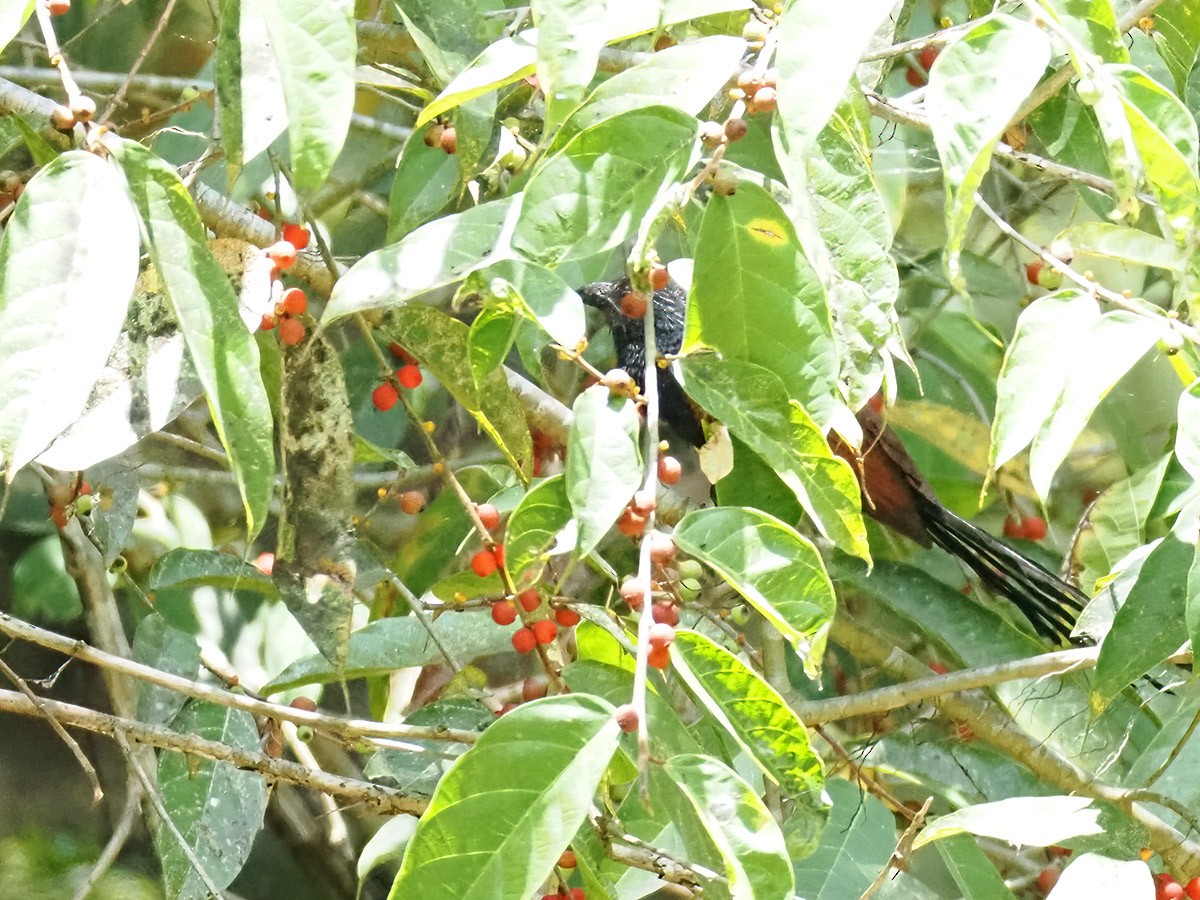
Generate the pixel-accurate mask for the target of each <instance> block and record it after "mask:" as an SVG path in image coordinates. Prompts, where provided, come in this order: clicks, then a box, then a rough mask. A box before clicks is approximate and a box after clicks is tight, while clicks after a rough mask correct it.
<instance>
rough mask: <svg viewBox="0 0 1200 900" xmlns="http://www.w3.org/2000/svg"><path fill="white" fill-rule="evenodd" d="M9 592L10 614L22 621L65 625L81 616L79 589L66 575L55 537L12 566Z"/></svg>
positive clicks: (81, 606) (58, 543)
mask: <svg viewBox="0 0 1200 900" xmlns="http://www.w3.org/2000/svg"><path fill="white" fill-rule="evenodd" d="M43 510H44V507H43ZM43 515H44V512H43ZM11 590H12V604H13V613H15V614H16V615H18V616H20V617H21V618H22V619H33V620H36V621H38V622H47V623H55V624H56V623H59V622H64V623H65V622H72V621H74V620H75V619H77V618H78V617H79V614H80V613H81V612H83V604H82V603H81V602H80V600H79V588H78V587H77V586H76V584H75V579H73V578H72V577H71V576H70V575H68V574H67V569H66V565H65V563H64V562H63V552H62V542H61V541H60V540H59V539H58V535H54V534H52V535H48V536H47V537H44V538H42V539H41V540H40V541H37V542H36V543H34V544H33V545H32V546H31V547H29V549H27V550H26V551H25V552H24V553H22V554H21V555H20V557H19V558H18V559H17V560H16V562H15V563H13V567H12V588H11Z"/></svg>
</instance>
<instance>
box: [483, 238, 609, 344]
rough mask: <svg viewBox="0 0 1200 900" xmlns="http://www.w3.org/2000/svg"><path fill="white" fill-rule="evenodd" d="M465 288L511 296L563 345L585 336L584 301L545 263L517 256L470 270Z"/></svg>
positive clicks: (527, 313) (574, 342)
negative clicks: (525, 260)
mask: <svg viewBox="0 0 1200 900" xmlns="http://www.w3.org/2000/svg"><path fill="white" fill-rule="evenodd" d="M496 282H499V283H498V284H497V283H496ZM464 290H472V291H478V292H479V293H482V294H491V295H493V296H511V298H512V299H513V300H514V301H516V303H517V305H518V307H519V308H520V310H521V312H522V313H523V314H524V315H526V316H527V317H529V318H530V319H532V320H533V321H534V322H536V323H537V324H538V325H539V326H540V327H541V329H542V330H543V331H545V332H546V334H548V335H550V337H551V338H552V339H553V340H554V341H555V342H557V343H558V344H561V345H562V346H563V347H567V348H570V349H575V348H576V347H578V346H579V342H580V341H582V340H583V339H584V338H585V337H586V336H587V319H586V317H585V316H584V312H583V301H582V300H580V299H579V295H578V294H577V293H575V291H574V290H573V289H572V288H571V286H570V285H568V284H567V283H566V282H565V281H563V280H562V278H560V277H559V276H558V275H557V274H556V273H555V272H553V271H551V270H550V269H547V268H546V267H545V266H539V265H536V264H534V263H527V262H524V261H523V260H519V259H508V260H504V261H503V262H499V263H496V264H495V265H493V266H488V267H487V268H486V269H481V270H479V271H477V272H473V273H472V274H471V276H470V277H469V278H468V279H467V282H466V285H465V286H464Z"/></svg>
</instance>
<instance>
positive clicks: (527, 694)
mask: <svg viewBox="0 0 1200 900" xmlns="http://www.w3.org/2000/svg"><path fill="white" fill-rule="evenodd" d="M548 688H549V686H548V685H547V684H546V679H545V678H526V679H525V681H524V682H523V683H522V684H521V699H522V700H523V701H525V702H526V703H528V702H529V701H531V700H541V699H542V698H543V697H545V696H546V692H547V690H548Z"/></svg>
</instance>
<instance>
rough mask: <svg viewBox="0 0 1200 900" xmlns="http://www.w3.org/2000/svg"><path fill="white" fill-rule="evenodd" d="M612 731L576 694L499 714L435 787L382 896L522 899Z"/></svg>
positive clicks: (568, 832)
mask: <svg viewBox="0 0 1200 900" xmlns="http://www.w3.org/2000/svg"><path fill="white" fill-rule="evenodd" d="M618 732H619V729H618V728H617V722H616V719H615V718H614V717H613V708H612V707H611V706H610V705H609V704H608V703H606V702H604V701H603V700H600V699H598V698H596V697H591V696H588V695H586V694H569V695H562V696H557V697H547V698H545V699H544V700H538V701H535V702H533V703H527V704H523V705H522V706H520V707H519V708H517V709H515V710H513V711H512V712H510V713H508V714H507V715H505V716H503V717H501V718H500V720H499V721H497V722H496V723H495V724H494V725H492V726H491V727H490V728H489V729H488V730H487V731H485V732H484V733H483V735H482V737H480V739H479V740H478V741H477V742H476V744H475V746H474V747H472V748H471V749H470V750H468V751H467V752H466V753H464V754H463V755H462V756H461V757H460V758H459V760H458V762H457V763H456V764H455V766H454V768H453V769H451V770H450V772H449V773H447V774H446V776H445V777H444V778H442V780H441V782H440V783H439V784H438V789H437V791H436V793H434V795H433V799H432V800H431V801H430V803H429V808H428V810H427V811H426V812H425V815H424V816H422V817H421V823H420V824H419V825H418V826H417V831H416V834H414V835H413V837H412V840H411V841H410V842H409V844H408V848H407V849H406V851H405V854H404V862H403V864H402V865H401V868H400V873H399V875H397V876H396V881H395V882H394V883H393V885H392V892H391V894H390V895H389V896H390V897H391V898H392V900H406V898H410V897H434V896H439V895H442V896H452V897H495V898H501V897H529V896H531V895H532V894H533V893H534V891H535V890H536V889H537V888H538V886H539V885H541V883H542V882H543V881H545V879H546V878H547V877H548V876H549V875H550V872H551V871H552V870H553V868H554V865H555V863H556V862H557V861H558V857H559V855H560V854H561V853H562V851H563V850H564V849H566V847H567V845H568V843H570V841H571V838H572V837H573V836H574V834H575V830H576V829H577V828H578V827H579V825H580V824H582V822H583V820H584V816H585V815H586V814H587V810H588V807H589V806H590V805H591V803H592V796H593V794H594V793H595V791H596V788H597V786H598V785H599V783H600V779H601V778H602V777H603V776H604V772H605V770H606V769H607V768H608V763H609V760H610V759H612V755H613V753H614V752H615V751H616V748H617V736H618ZM500 772H503V773H504V775H503V777H502V778H498V777H497V776H498V773H500Z"/></svg>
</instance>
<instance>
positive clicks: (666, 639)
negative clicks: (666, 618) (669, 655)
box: [650, 622, 675, 647]
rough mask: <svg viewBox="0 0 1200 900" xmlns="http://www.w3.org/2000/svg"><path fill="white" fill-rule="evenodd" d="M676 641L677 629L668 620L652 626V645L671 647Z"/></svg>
mask: <svg viewBox="0 0 1200 900" xmlns="http://www.w3.org/2000/svg"><path fill="white" fill-rule="evenodd" d="M673 643H675V629H674V628H673V627H672V626H670V625H668V624H667V623H666V622H655V623H654V624H653V625H651V626H650V646H651V647H670V646H671V645H672V644H673Z"/></svg>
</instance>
